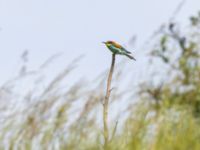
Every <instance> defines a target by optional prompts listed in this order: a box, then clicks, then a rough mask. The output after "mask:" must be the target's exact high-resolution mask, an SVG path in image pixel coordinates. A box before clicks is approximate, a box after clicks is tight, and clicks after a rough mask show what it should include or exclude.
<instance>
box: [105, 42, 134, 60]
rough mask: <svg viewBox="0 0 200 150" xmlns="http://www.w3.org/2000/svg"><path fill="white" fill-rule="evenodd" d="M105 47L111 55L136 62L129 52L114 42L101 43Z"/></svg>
mask: <svg viewBox="0 0 200 150" xmlns="http://www.w3.org/2000/svg"><path fill="white" fill-rule="evenodd" d="M102 43H104V44H105V45H106V47H107V48H108V49H109V50H110V51H111V52H112V53H113V54H119V55H125V56H127V57H128V58H130V59H133V60H136V59H135V58H134V57H133V56H131V52H129V51H127V50H126V49H125V48H124V47H123V46H121V45H120V44H118V43H117V42H114V41H106V42H102Z"/></svg>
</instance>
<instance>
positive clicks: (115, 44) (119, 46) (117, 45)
mask: <svg viewBox="0 0 200 150" xmlns="http://www.w3.org/2000/svg"><path fill="white" fill-rule="evenodd" d="M113 45H114V46H115V47H116V48H120V49H122V50H123V51H125V52H126V53H128V54H131V52H129V51H127V50H126V49H125V48H124V47H123V46H121V45H120V44H118V43H116V42H113Z"/></svg>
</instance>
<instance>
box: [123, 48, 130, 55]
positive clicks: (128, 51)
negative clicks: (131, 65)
mask: <svg viewBox="0 0 200 150" xmlns="http://www.w3.org/2000/svg"><path fill="white" fill-rule="evenodd" d="M121 49H122V50H124V51H125V52H127V53H128V54H131V52H129V51H127V50H126V49H125V48H123V47H121Z"/></svg>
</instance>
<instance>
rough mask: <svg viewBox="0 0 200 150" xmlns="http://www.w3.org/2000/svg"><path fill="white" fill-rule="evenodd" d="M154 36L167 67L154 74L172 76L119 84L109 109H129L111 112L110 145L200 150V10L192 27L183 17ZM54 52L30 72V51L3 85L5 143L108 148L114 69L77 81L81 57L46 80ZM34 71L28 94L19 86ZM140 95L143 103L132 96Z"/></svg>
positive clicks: (34, 148) (115, 149) (154, 52)
mask: <svg viewBox="0 0 200 150" xmlns="http://www.w3.org/2000/svg"><path fill="white" fill-rule="evenodd" d="M153 40H154V41H153V42H152V43H153V44H154V46H153V47H149V49H150V54H151V55H150V59H152V61H153V63H152V64H151V65H152V66H153V67H154V64H155V63H156V64H159V65H160V67H159V68H157V67H154V71H155V73H154V74H153V75H154V76H155V75H158V76H162V74H159V73H160V72H163V71H164V73H165V78H164V79H160V78H159V79H157V78H154V77H153V76H152V80H149V79H147V81H144V83H143V84H141V85H140V86H138V87H139V92H138V93H135V92H133V91H135V90H130V89H124V91H122V89H116V88H114V89H113V90H112V94H111V95H112V97H111V99H112V101H111V103H110V108H111V109H110V111H109V112H110V113H111V112H113V109H112V106H113V105H119V106H120V108H121V107H124V109H123V112H120V113H121V114H120V116H122V117H121V118H120V117H119V116H118V114H117V116H114V117H112V119H111V118H110V121H109V122H110V126H109V127H110V129H109V130H110V134H112V136H111V137H112V138H111V139H110V144H109V148H108V149H110V150H133V149H134V150H188V149H192V150H199V149H200V143H199V140H200V127H199V123H200V117H199V116H200V62H199V61H200V58H199V57H200V54H199V53H200V52H199V50H200V13H198V14H197V15H195V16H192V17H191V18H190V24H189V26H187V27H184V28H181V27H180V26H179V24H178V23H175V22H169V23H166V25H165V26H164V28H162V30H161V31H160V32H159V33H158V34H156V36H155V38H154V39H153ZM52 58H54V57H52ZM52 58H50V59H48V60H47V61H45V63H44V64H43V65H42V66H41V67H40V68H39V69H38V70H36V71H28V68H27V62H28V52H27V51H26V52H25V53H24V54H23V55H22V60H23V61H24V64H23V65H22V67H21V69H20V72H19V75H18V76H17V77H16V78H14V79H11V80H10V81H8V82H6V83H5V84H4V85H2V86H1V87H0V102H1V106H0V118H1V119H0V121H1V125H0V132H1V134H0V149H6V150H46V149H48V150H66V149H67V150H101V149H103V135H102V112H101V111H102V99H104V92H105V90H104V89H105V81H106V75H107V74H105V73H103V74H101V75H100V76H99V77H97V79H95V80H93V81H92V82H88V81H84V80H83V79H81V80H78V81H77V82H75V83H74V84H73V85H70V84H69V83H70V75H71V74H72V73H73V71H74V68H76V62H77V60H79V59H80V58H77V59H75V60H74V61H73V62H72V63H71V64H69V65H68V66H67V67H66V69H64V70H63V71H62V72H61V73H60V74H58V76H56V77H55V78H54V79H53V80H52V81H51V82H49V84H48V85H45V86H44V85H43V84H42V83H43V79H44V78H43V77H44V75H43V74H42V73H41V72H43V71H44V69H45V68H46V67H47V66H48V64H49V62H51V59H52ZM123 67H124V66H123V65H122V66H117V68H116V70H115V77H114V84H115V85H119V84H120V85H121V84H122V82H123V80H124V73H123V72H122V70H123ZM162 69H163V70H162ZM29 77H31V78H30V79H31V80H32V81H33V83H34V88H32V89H30V90H27V89H26V88H28V86H29V85H26V86H25V87H26V88H25V89H23V94H22V95H21V94H20V93H19V91H21V90H22V89H20V90H16V89H17V87H20V86H19V85H22V83H23V81H24V80H26V79H27V78H29ZM30 79H29V80H30ZM154 79H155V80H154ZM129 83H132V81H130V82H129ZM124 87H128V86H124ZM22 88H24V87H23V86H22ZM120 91H122V92H120ZM132 95H134V99H137V101H134V102H133V101H132V100H133V97H132ZM123 100H124V101H123ZM122 102H125V103H126V105H125V104H124V103H123V104H122ZM109 117H111V116H109ZM113 120H115V121H116V120H117V121H116V122H114V123H112V122H113Z"/></svg>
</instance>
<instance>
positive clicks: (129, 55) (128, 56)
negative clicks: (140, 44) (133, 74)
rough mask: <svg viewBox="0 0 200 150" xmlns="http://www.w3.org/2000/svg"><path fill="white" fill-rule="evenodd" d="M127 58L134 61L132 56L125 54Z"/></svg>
mask: <svg viewBox="0 0 200 150" xmlns="http://www.w3.org/2000/svg"><path fill="white" fill-rule="evenodd" d="M125 55H126V56H127V57H128V58H130V59H133V60H136V59H135V58H134V57H133V56H131V55H129V54H125Z"/></svg>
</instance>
